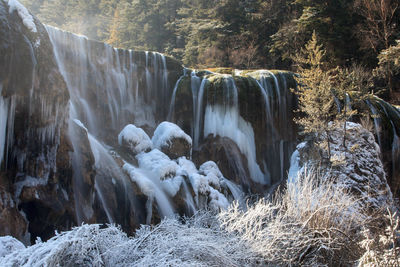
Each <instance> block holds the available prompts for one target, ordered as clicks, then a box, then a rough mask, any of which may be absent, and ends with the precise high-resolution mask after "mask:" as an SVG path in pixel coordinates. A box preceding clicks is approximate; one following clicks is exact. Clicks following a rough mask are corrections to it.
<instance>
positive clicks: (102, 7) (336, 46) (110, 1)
mask: <svg viewBox="0 0 400 267" xmlns="http://www.w3.org/2000/svg"><path fill="white" fill-rule="evenodd" d="M21 2H23V4H25V5H26V6H27V7H28V8H29V9H30V10H31V12H32V13H34V14H35V15H37V16H38V17H39V19H41V21H42V22H44V23H47V24H50V25H54V26H57V27H60V28H63V29H66V30H69V31H72V32H77V33H80V34H84V35H86V36H88V37H89V38H92V39H96V40H100V41H103V42H107V43H110V44H112V45H114V46H117V47H123V48H131V49H138V50H153V51H159V52H162V53H165V54H167V55H170V56H172V57H174V58H176V59H178V60H180V61H182V62H183V64H185V65H186V66H188V67H195V68H204V67H216V66H229V67H234V68H246V69H249V68H270V69H271V68H279V69H289V70H294V69H295V60H294V59H295V57H296V56H297V55H298V54H299V52H300V51H301V48H302V47H304V46H305V44H306V43H307V42H308V40H310V38H311V35H312V33H313V32H315V33H316V35H317V36H318V39H319V41H320V42H321V44H323V46H324V49H325V52H326V58H327V59H328V60H327V64H328V65H330V67H332V68H333V67H336V66H341V67H350V66H351V65H354V64H356V65H358V66H363V68H365V69H366V71H368V72H370V73H372V70H374V69H375V73H376V74H377V75H376V77H377V78H376V81H375V83H376V86H380V87H384V88H387V89H388V90H387V91H388V92H393V91H395V90H396V89H400V88H398V87H400V86H399V85H398V84H399V80H398V77H397V76H398V75H397V74H398V68H393V64H394V63H395V62H394V60H395V58H389V59H388V58H387V53H386V52H384V51H388V50H389V49H391V50H393V49H394V48H395V47H396V46H397V47H399V45H398V44H397V43H396V40H397V39H400V29H399V28H400V27H399V25H400V24H399V23H400V6H399V5H400V4H399V1H398V0H63V1H62V0H35V1H33V0H23V1H21ZM385 57H386V58H385ZM388 60H389V61H388ZM397 61H398V60H397ZM379 63H381V65H379ZM397 64H398V62H397ZM379 66H381V68H379ZM382 66H384V67H382ZM378 74H379V75H378Z"/></svg>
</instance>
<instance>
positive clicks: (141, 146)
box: [118, 124, 152, 155]
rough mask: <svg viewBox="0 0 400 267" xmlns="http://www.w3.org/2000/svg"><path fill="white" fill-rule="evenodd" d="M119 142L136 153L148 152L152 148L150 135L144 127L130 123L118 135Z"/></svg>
mask: <svg viewBox="0 0 400 267" xmlns="http://www.w3.org/2000/svg"><path fill="white" fill-rule="evenodd" d="M118 144H119V145H120V146H123V147H126V148H128V149H129V150H130V151H131V152H133V153H134V154H135V155H136V154H139V153H140V152H148V151H150V150H151V148H152V143H151V140H150V137H149V136H148V135H147V134H146V132H145V131H143V129H141V128H138V127H136V126H135V125H132V124H129V125H127V126H125V128H124V129H123V130H122V131H121V133H120V134H119V135H118Z"/></svg>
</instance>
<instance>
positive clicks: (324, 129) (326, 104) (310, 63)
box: [294, 32, 337, 159]
mask: <svg viewBox="0 0 400 267" xmlns="http://www.w3.org/2000/svg"><path fill="white" fill-rule="evenodd" d="M325 54H326V52H325V50H324V49H323V48H322V45H319V44H318V41H317V35H316V33H315V32H314V33H313V35H312V38H311V40H310V41H309V42H308V43H307V44H306V46H305V48H304V49H302V50H301V53H300V54H299V55H298V56H296V57H295V58H294V60H295V62H296V63H297V66H298V69H297V71H298V74H299V77H298V78H297V81H298V88H297V90H296V91H295V93H296V94H297V96H298V99H299V110H298V111H299V112H300V113H301V117H300V118H298V119H296V123H298V124H299V125H300V126H301V129H302V130H301V132H302V134H311V136H313V137H314V140H321V139H323V140H326V141H327V148H328V156H329V159H330V132H331V130H332V125H331V124H330V123H329V122H330V121H331V120H332V119H334V118H335V115H336V114H337V112H336V111H335V107H334V98H333V94H332V92H333V82H332V80H331V79H330V75H329V72H328V71H326V70H325V69H324V65H325V62H324V61H323V58H324V56H325ZM323 135H325V138H321V137H322V136H323Z"/></svg>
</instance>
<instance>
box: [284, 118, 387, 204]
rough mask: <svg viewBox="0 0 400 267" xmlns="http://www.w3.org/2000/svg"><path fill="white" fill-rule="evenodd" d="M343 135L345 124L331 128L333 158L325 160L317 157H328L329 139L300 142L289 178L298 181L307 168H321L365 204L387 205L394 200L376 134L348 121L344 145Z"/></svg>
mask: <svg viewBox="0 0 400 267" xmlns="http://www.w3.org/2000/svg"><path fill="white" fill-rule="evenodd" d="M343 137H344V129H343V124H342V125H338V126H337V127H336V128H335V130H333V131H331V133H330V141H331V142H330V151H331V158H330V160H329V161H325V162H324V161H322V163H321V161H320V160H318V158H317V157H318V155H322V158H325V159H328V149H327V146H326V145H327V144H326V142H320V143H321V144H323V143H324V144H325V146H321V145H320V146H312V145H311V144H310V143H302V144H300V145H299V146H298V147H297V150H296V151H295V152H294V153H293V155H292V160H291V168H290V171H289V181H292V182H295V180H296V178H297V176H298V174H299V173H301V172H303V171H306V170H307V169H310V168H313V169H318V170H319V172H320V177H323V179H333V180H334V181H335V183H336V185H337V186H339V187H344V188H347V189H348V190H349V191H350V192H351V193H353V194H354V195H355V196H356V197H357V198H358V199H359V200H360V203H362V205H363V206H364V207H365V208H372V209H376V208H383V207H386V205H387V203H388V202H391V201H392V193H391V191H390V188H389V186H388V183H387V180H386V174H385V171H384V168H383V164H382V161H381V158H380V148H379V146H378V144H377V143H376V142H375V139H374V136H373V134H372V133H371V132H369V131H368V130H366V129H365V128H363V127H362V126H361V125H360V124H357V123H352V122H347V125H346V138H345V146H343ZM322 138H323V137H322ZM320 141H322V140H320ZM305 167H306V168H305Z"/></svg>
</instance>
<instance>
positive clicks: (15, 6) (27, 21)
mask: <svg viewBox="0 0 400 267" xmlns="http://www.w3.org/2000/svg"><path fill="white" fill-rule="evenodd" d="M8 5H9V7H10V9H9V12H10V13H12V12H14V11H15V10H16V11H17V12H18V16H19V17H20V18H21V20H22V22H23V23H24V25H25V27H27V28H28V29H29V30H30V31H32V32H37V28H36V25H35V22H34V21H33V17H32V15H31V14H30V13H29V11H28V10H27V9H26V8H25V7H24V6H23V5H22V4H21V3H20V2H19V1H18V0H8Z"/></svg>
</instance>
